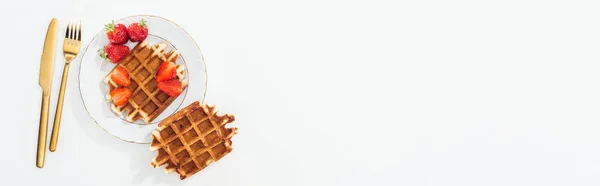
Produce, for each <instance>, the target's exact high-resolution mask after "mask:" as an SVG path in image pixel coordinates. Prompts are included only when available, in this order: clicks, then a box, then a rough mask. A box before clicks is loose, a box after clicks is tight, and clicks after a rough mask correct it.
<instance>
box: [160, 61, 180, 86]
mask: <svg viewBox="0 0 600 186" xmlns="http://www.w3.org/2000/svg"><path fill="white" fill-rule="evenodd" d="M176 75H177V65H175V63H171V62H168V61H165V62H163V63H162V64H160V66H159V67H158V73H156V82H163V81H167V80H171V79H174V78H175V76H176Z"/></svg>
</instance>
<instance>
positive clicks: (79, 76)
mask: <svg viewBox="0 0 600 186" xmlns="http://www.w3.org/2000/svg"><path fill="white" fill-rule="evenodd" d="M142 16H145V17H153V18H158V19H163V20H165V21H167V22H170V23H172V24H174V25H175V26H177V27H179V28H180V29H181V30H183V32H185V35H186V36H188V37H189V38H190V39H191V40H192V42H193V43H194V45H196V48H197V49H198V51H199V52H200V57H201V58H202V62H203V66H204V79H205V81H204V87H205V88H204V93H203V95H202V100H200V103H201V104H204V100H205V99H206V92H207V90H208V70H207V69H206V60H205V59H204V54H203V53H202V50H201V49H200V46H199V45H198V43H197V42H196V40H195V39H194V38H193V37H192V36H191V35H190V34H189V32H187V30H185V29H184V28H183V27H181V26H180V25H179V24H177V23H175V22H174V21H171V20H169V19H167V18H164V17H161V16H157V15H147V14H137V15H131V16H127V17H123V18H120V19H118V20H117V21H121V20H124V19H128V18H132V17H142ZM103 30H104V29H101V30H100V31H99V32H97V33H96V34H95V35H94V38H93V39H92V40H91V41H90V43H88V44H87V46H86V47H85V50H84V51H83V53H84V54H85V53H86V52H87V50H88V48H89V47H90V44H91V43H92V41H93V40H94V39H95V38H96V35H98V34H99V33H101V32H102V31H103ZM159 37H160V36H159ZM80 62H83V57H82V59H81V60H80ZM77 88H78V89H79V98H80V99H81V102H82V103H83V108H84V109H85V112H86V113H87V114H88V116H90V118H92V121H94V123H96V126H98V127H99V128H100V129H102V130H103V131H104V132H106V133H108V134H110V135H111V136H113V137H115V138H117V139H120V140H122V141H125V142H128V143H133V144H150V142H138V141H132V140H126V139H123V138H121V137H119V136H116V135H114V134H112V133H111V132H109V131H107V130H106V129H105V128H104V127H102V126H100V124H98V121H96V118H94V117H93V116H92V114H90V111H89V110H88V108H87V106H86V105H85V101H84V100H83V94H82V93H81V64H79V72H78V73H77ZM180 106H181V105H180ZM176 112H177V111H176Z"/></svg>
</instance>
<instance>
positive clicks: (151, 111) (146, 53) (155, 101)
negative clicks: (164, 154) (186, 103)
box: [104, 41, 187, 123]
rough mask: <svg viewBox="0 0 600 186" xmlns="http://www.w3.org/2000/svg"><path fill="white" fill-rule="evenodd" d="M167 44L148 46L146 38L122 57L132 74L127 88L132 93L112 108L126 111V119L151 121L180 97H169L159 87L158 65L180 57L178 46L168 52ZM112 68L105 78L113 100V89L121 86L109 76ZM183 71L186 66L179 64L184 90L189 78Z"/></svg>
mask: <svg viewBox="0 0 600 186" xmlns="http://www.w3.org/2000/svg"><path fill="white" fill-rule="evenodd" d="M165 48H166V44H164V43H161V44H157V45H154V46H149V45H148V44H147V43H146V41H142V42H140V43H138V44H137V45H136V46H135V47H134V48H133V49H132V50H131V51H130V52H129V54H128V55H127V56H125V58H123V61H122V62H121V63H120V64H119V65H121V66H123V67H124V68H125V69H127V72H128V73H129V78H130V79H131V85H129V86H128V87H127V88H129V90H131V91H132V92H133V93H132V94H131V97H130V98H129V100H128V101H127V104H126V105H124V106H116V105H115V104H112V110H113V112H115V113H117V114H119V115H121V114H123V113H124V112H125V111H127V116H126V119H127V121H129V122H133V121H135V120H138V119H139V118H142V120H144V122H146V123H150V122H152V120H154V119H155V118H156V117H158V115H160V114H161V113H162V112H163V111H164V110H165V109H166V108H167V107H169V105H171V103H172V102H173V101H174V100H175V99H176V98H177V97H170V96H169V95H167V94H166V93H164V92H162V91H161V90H159V89H158V87H157V84H158V83H157V82H156V71H157V70H158V66H160V64H161V63H162V62H164V61H171V62H175V61H176V60H177V57H179V53H178V52H177V50H171V51H170V52H168V53H165ZM116 67H117V66H115V68H114V69H116ZM114 69H113V70H114ZM113 70H111V71H110V72H109V73H108V75H106V77H105V78H104V82H105V83H106V84H108V90H109V91H108V94H107V98H108V99H109V100H111V97H110V91H112V90H113V89H116V88H118V85H117V84H116V83H115V82H113V81H112V79H111V78H110V75H111V74H112V71H113ZM183 75H184V67H183V66H182V65H178V66H177V78H179V80H180V81H181V85H182V86H183V89H184V90H185V88H186V87H187V80H184V79H183V77H184V76H183Z"/></svg>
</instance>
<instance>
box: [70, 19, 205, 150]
mask: <svg viewBox="0 0 600 186" xmlns="http://www.w3.org/2000/svg"><path fill="white" fill-rule="evenodd" d="M141 19H144V20H146V23H147V25H148V38H146V41H147V42H148V44H149V45H154V44H158V43H161V42H163V43H166V44H167V49H166V50H165V51H170V50H172V49H177V50H178V51H179V53H180V56H179V58H178V59H177V62H176V63H177V64H183V65H184V66H186V72H185V74H186V78H187V79H188V81H189V84H188V87H187V88H186V90H184V92H183V93H182V94H181V95H179V97H177V99H176V100H175V101H173V103H171V105H170V106H169V107H167V109H166V110H165V111H163V112H162V113H161V114H160V115H159V116H158V117H157V118H156V119H154V121H152V123H150V124H145V123H144V122H143V121H142V120H137V121H135V122H132V123H130V122H128V121H126V120H125V119H124V118H125V117H124V115H117V114H115V113H113V112H112V111H111V109H110V106H111V104H112V103H110V102H107V99H106V94H107V92H108V87H107V85H106V84H105V83H104V82H103V80H104V77H105V76H106V74H108V72H109V71H110V70H111V69H113V68H114V66H115V64H113V63H111V62H108V61H104V60H103V59H102V58H100V57H99V56H98V50H99V49H102V48H104V46H106V45H107V44H108V38H107V37H106V33H105V31H104V30H101V31H100V32H98V34H96V36H95V37H94V39H92V41H91V42H90V44H89V45H88V46H87V48H86V49H85V51H84V52H83V56H82V60H81V66H80V69H79V90H80V93H81V99H82V101H83V105H84V106H85V109H86V110H87V112H88V113H89V114H90V116H91V117H92V119H93V120H94V122H96V124H98V126H99V127H100V128H102V129H103V130H104V131H106V132H107V133H109V134H110V135H112V136H114V137H117V138H119V139H121V140H123V141H127V142H131V143H150V140H151V137H150V136H151V133H152V131H153V130H154V129H155V128H156V125H157V124H158V123H160V122H161V121H162V120H163V119H165V118H167V117H168V116H170V115H171V114H173V113H175V112H176V111H177V110H179V109H180V108H183V107H185V106H187V105H188V104H190V103H192V102H194V101H196V100H200V101H201V102H202V101H204V97H205V95H206V65H205V63H204V59H203V57H202V52H201V51H200V48H199V47H198V45H197V44H196V42H195V41H194V40H193V39H192V38H191V37H190V36H189V34H188V33H187V32H186V31H185V30H184V29H183V28H181V27H180V26H179V25H177V24H175V23H174V22H172V21H170V20H167V19H165V18H162V17H158V16H150V15H139V16H131V17H126V18H123V19H120V20H118V21H115V23H121V24H124V25H125V26H128V25H129V24H131V23H133V22H138V21H140V20H141ZM108 22H109V21H107V23H108ZM136 44H137V43H134V42H128V43H127V44H126V45H127V46H129V48H130V49H132V48H133V47H134V46H135V45H136Z"/></svg>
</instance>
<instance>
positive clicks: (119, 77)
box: [110, 65, 131, 86]
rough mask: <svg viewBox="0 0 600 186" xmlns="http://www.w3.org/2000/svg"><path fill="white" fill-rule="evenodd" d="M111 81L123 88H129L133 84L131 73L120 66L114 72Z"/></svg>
mask: <svg viewBox="0 0 600 186" xmlns="http://www.w3.org/2000/svg"><path fill="white" fill-rule="evenodd" d="M110 79H112V80H113V81H114V82H115V83H117V84H118V85H121V86H129V84H131V81H130V80H129V73H127V70H126V69H125V68H123V67H122V66H120V65H119V66H118V67H117V68H116V69H115V70H114V71H113V72H112V74H111V75H110Z"/></svg>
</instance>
